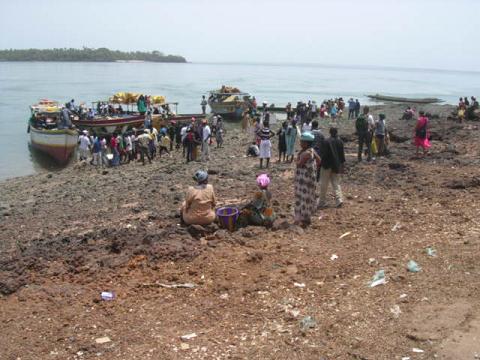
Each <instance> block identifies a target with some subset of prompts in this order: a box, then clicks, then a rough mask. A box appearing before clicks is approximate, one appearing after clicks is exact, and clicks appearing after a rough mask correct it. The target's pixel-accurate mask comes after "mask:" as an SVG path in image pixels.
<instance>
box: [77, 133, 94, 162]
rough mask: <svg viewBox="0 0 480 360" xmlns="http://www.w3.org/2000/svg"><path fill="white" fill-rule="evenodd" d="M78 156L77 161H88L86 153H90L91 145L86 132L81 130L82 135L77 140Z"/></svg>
mask: <svg viewBox="0 0 480 360" xmlns="http://www.w3.org/2000/svg"><path fill="white" fill-rule="evenodd" d="M78 144H79V146H78V155H79V160H80V161H82V160H85V161H87V160H88V153H89V152H90V146H91V145H92V143H91V141H90V138H89V137H88V131H87V130H83V131H82V135H80V137H79V138H78Z"/></svg>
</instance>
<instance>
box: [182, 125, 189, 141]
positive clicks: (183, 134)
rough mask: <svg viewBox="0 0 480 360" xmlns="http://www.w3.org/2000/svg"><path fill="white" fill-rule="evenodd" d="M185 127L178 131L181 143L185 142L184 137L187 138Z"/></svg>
mask: <svg viewBox="0 0 480 360" xmlns="http://www.w3.org/2000/svg"><path fill="white" fill-rule="evenodd" d="M187 129H188V127H187V126H184V127H182V128H181V129H180V136H181V137H182V142H183V140H185V137H186V136H187Z"/></svg>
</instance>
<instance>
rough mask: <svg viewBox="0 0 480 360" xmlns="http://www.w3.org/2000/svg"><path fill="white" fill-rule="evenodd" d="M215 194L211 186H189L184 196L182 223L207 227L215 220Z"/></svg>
mask: <svg viewBox="0 0 480 360" xmlns="http://www.w3.org/2000/svg"><path fill="white" fill-rule="evenodd" d="M215 204H216V199H215V193H214V191H213V186H212V185H210V184H207V185H197V186H195V187H193V186H190V187H189V188H188V190H187V194H186V196H185V204H184V207H183V221H185V223H187V224H196V225H208V224H211V223H212V222H213V221H214V220H215Z"/></svg>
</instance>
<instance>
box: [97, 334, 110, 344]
mask: <svg viewBox="0 0 480 360" xmlns="http://www.w3.org/2000/svg"><path fill="white" fill-rule="evenodd" d="M110 341H112V340H110V338H109V337H108V336H104V337H100V338H97V339H95V342H96V343H97V344H106V343H109V342H110Z"/></svg>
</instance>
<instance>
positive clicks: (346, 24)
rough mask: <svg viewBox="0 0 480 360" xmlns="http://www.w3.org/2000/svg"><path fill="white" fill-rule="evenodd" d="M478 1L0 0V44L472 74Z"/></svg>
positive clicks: (479, 52)
mask: <svg viewBox="0 0 480 360" xmlns="http://www.w3.org/2000/svg"><path fill="white" fill-rule="evenodd" d="M479 14H480V0H416V1H415V0H316V1H314V0H238V1H231V0H13V1H11V0H0V48H30V47H35V48H52V47H82V46H87V47H108V48H110V49H120V50H149V51H150V50H160V51H163V52H164V53H170V54H178V55H183V56H185V57H186V58H187V60H189V61H192V62H200V61H208V62H245V61H247V62H269V63H270V62H295V63H321V64H341V65H384V66H405V67H421V68H445V69H458V70H462V69H465V70H478V69H477V66H478V64H479V59H480V42H479V38H478V35H479V29H480V26H479V25H480V18H479Z"/></svg>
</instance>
